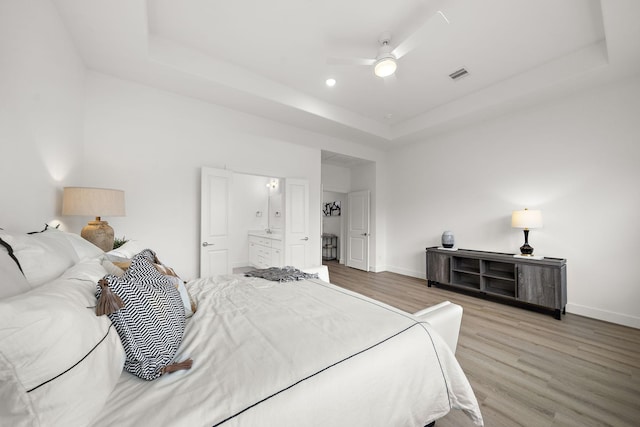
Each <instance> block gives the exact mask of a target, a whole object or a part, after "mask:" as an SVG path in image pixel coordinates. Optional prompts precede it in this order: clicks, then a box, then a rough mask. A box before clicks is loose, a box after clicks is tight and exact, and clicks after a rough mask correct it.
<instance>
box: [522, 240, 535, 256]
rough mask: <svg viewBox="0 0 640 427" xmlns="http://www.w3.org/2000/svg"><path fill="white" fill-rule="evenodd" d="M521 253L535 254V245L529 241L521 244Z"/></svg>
mask: <svg viewBox="0 0 640 427" xmlns="http://www.w3.org/2000/svg"><path fill="white" fill-rule="evenodd" d="M520 255H522V256H533V247H531V246H530V245H529V244H528V243H525V244H524V245H522V246H520Z"/></svg>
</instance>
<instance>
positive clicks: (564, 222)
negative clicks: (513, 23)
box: [387, 77, 640, 327]
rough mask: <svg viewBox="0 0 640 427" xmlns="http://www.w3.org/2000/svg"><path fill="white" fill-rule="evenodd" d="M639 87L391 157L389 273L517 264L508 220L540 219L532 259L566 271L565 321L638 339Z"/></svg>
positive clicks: (548, 108) (631, 84)
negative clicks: (431, 254)
mask: <svg viewBox="0 0 640 427" xmlns="http://www.w3.org/2000/svg"><path fill="white" fill-rule="evenodd" d="M639 118H640V77H635V78H633V79H630V80H626V81H622V82H618V83H615V84H611V85H609V86H606V87H599V88H594V89H592V90H590V91H589V92H587V93H582V94H579V95H574V96H572V97H569V98H567V99H563V100H561V101H557V102H555V103H552V104H548V105H544V106H540V107H537V108H535V109H531V110H528V111H522V112H518V113H514V114H512V115H509V116H505V117H501V118H498V119H495V120H491V121H488V122H486V123H484V124H480V125H476V126H473V127H470V128H466V129H462V130H459V131H456V132H451V133H447V134H444V135H440V136H437V137H433V138H430V139H429V140H428V141H424V142H423V143H420V144H415V145H411V146H408V147H405V148H403V149H398V150H394V151H392V152H391V153H390V155H389V158H390V162H389V168H390V170H392V171H393V174H390V175H389V180H388V188H387V192H388V193H387V196H388V203H387V213H388V220H387V227H388V236H387V237H388V245H387V251H388V252H387V253H388V257H387V261H388V263H389V269H390V270H392V271H396V272H399V273H403V274H409V275H414V276H418V277H424V274H425V263H424V248H425V247H426V246H432V245H438V244H439V243H440V236H441V233H442V232H443V231H444V230H452V231H453V232H454V234H455V237H456V242H457V245H458V246H459V247H462V248H469V249H479V250H488V251H501V252H517V251H518V248H519V246H520V245H521V244H522V242H523V241H524V238H523V233H522V231H521V230H516V229H512V228H511V227H510V214H511V211H513V210H516V209H522V208H524V207H529V208H535V209H541V210H542V214H543V219H544V228H542V229H540V230H532V231H531V234H530V239H529V241H530V243H531V245H532V246H533V247H534V248H535V253H536V254H538V255H546V256H552V257H562V258H566V259H567V273H568V274H567V276H568V300H569V304H568V306H567V310H568V311H569V312H572V313H577V314H583V315H587V316H591V317H596V318H600V319H603V320H609V321H613V322H617V323H622V324H627V325H632V326H635V327H640V305H639V304H638V302H639V301H640V286H638V285H639V282H640V279H638V274H637V271H636V270H635V269H634V268H633V267H634V265H635V264H636V263H637V259H636V258H637V242H638V240H639V238H640V221H639V220H638V212H640V190H639V189H638V184H639V183H640V143H639V141H640V120H639Z"/></svg>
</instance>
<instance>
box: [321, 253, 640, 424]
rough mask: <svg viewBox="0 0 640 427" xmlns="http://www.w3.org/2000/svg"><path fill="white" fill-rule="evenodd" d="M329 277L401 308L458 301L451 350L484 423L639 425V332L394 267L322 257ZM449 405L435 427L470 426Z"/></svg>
mask: <svg viewBox="0 0 640 427" xmlns="http://www.w3.org/2000/svg"><path fill="white" fill-rule="evenodd" d="M326 265H327V266H328V267H329V275H330V278H331V282H332V283H334V284H336V285H339V286H341V287H344V288H347V289H350V290H353V291H356V292H359V293H361V294H364V295H367V296H369V297H371V298H375V299H377V300H379V301H383V302H385V303H387V304H389V305H392V306H394V307H397V308H400V309H402V310H405V311H408V312H411V313H413V312H416V311H418V310H419V309H422V308H424V307H427V306H430V305H433V304H437V303H439V302H442V301H446V300H449V301H451V302H453V303H456V304H459V305H461V306H462V307H463V309H464V314H463V318H462V327H461V331H460V338H459V341H458V348H457V351H456V357H457V359H458V361H459V362H460V365H461V366H462V368H463V370H464V371H465V373H466V374H467V377H468V378H469V382H470V383H471V386H472V387H473V390H474V391H475V394H476V397H477V399H478V403H479V404H480V409H481V411H482V415H483V417H484V420H485V426H486V427H498V426H505V427H514V426H528V427H529V426H532V427H546V426H569V427H590V426H615V427H623V426H629V427H631V426H633V427H637V426H640V330H638V329H633V328H628V327H624V326H619V325H615V324H612V323H606V322H602V321H598V320H593V319H589V318H586V317H581V316H577V315H572V314H567V315H565V316H563V319H562V320H561V321H558V320H555V319H554V318H553V317H551V316H550V315H548V314H542V313H537V312H533V311H529V310H524V309H522V308H517V307H511V306H508V305H504V304H499V303H496V302H491V301H487V300H483V299H480V298H475V297H472V296H467V295H463V294H460V293H456V292H452V291H449V290H445V289H438V288H436V287H431V288H429V287H427V284H426V280H422V279H416V278H413V277H408V276H402V275H399V274H395V273H388V272H383V273H368V272H364V271H360V270H355V269H352V268H348V267H345V266H343V265H340V264H338V263H336V262H331V261H330V262H326ZM472 425H473V424H472V423H471V421H470V420H469V419H468V418H467V417H466V416H465V415H464V414H463V413H462V412H461V411H457V410H453V411H451V412H450V413H449V414H448V415H447V416H446V417H444V418H442V419H441V420H439V421H438V422H437V423H436V427H464V426H472Z"/></svg>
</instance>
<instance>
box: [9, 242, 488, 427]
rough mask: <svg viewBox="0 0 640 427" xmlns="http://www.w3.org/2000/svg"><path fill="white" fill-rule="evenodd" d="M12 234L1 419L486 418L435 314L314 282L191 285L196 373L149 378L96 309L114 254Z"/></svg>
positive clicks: (277, 422)
mask: <svg viewBox="0 0 640 427" xmlns="http://www.w3.org/2000/svg"><path fill="white" fill-rule="evenodd" d="M0 238H2V241H3V242H5V243H7V242H9V243H7V244H6V245H5V248H4V249H3V248H0V257H2V259H1V260H0V274H2V282H3V285H4V286H5V287H7V288H10V289H11V290H10V291H9V292H8V293H5V295H4V298H2V299H0V379H1V380H2V381H1V382H0V384H1V385H0V420H2V422H0V424H2V425H5V424H6V425H13V426H31V425H42V426H45V425H46V426H49V425H88V426H96V427H102V426H111V425H121V426H134V425H135V426H139V425H162V426H209V427H210V426H425V425H428V424H430V423H431V422H433V421H435V420H437V419H438V418H441V417H442V416H444V415H445V414H447V413H448V412H449V411H450V410H451V409H458V410H462V411H464V412H465V413H466V414H467V415H468V416H469V418H470V420H471V421H472V423H473V424H475V425H478V426H481V425H483V424H482V416H481V414H480V410H479V407H478V404H477V401H476V398H475V396H474V394H473V390H472V389H471V387H470V385H469V382H468V380H467V378H466V377H465V375H464V373H463V371H462V369H461V368H460V366H459V364H458V363H457V361H456V359H455V357H454V354H453V351H452V349H451V348H450V346H451V345H452V344H451V343H449V344H447V342H445V340H444V339H443V338H442V337H441V336H440V335H439V334H438V333H437V332H436V331H434V329H433V328H432V326H431V325H430V323H429V316H430V313H429V312H428V311H429V309H427V310H426V311H425V312H423V313H418V314H419V315H417V316H416V315H412V314H409V313H405V312H403V311H400V310H397V309H395V308H393V307H390V306H388V305H386V304H383V303H381V302H379V301H376V300H373V299H370V298H367V297H364V296H362V295H359V294H357V293H354V292H350V291H347V290H345V289H342V288H340V287H337V286H334V285H332V284H330V283H327V282H326V281H324V280H321V279H315V278H309V279H306V280H300V281H295V282H284V283H281V282H275V281H267V280H264V279H261V278H255V277H243V276H240V275H228V276H218V277H209V278H200V279H196V280H192V281H190V282H188V283H187V284H186V286H185V289H186V290H187V291H188V294H189V296H190V298H191V299H192V300H193V301H192V302H193V303H195V304H194V305H193V306H196V305H197V308H196V309H195V313H193V315H192V316H191V317H189V318H188V319H187V320H186V322H185V326H184V335H183V337H182V341H181V343H180V346H179V348H178V350H177V353H176V354H175V360H184V359H189V358H190V359H192V360H193V364H192V367H191V369H189V370H182V371H177V372H174V373H171V374H164V375H162V376H160V377H159V378H158V379H155V380H153V381H147V380H144V379H141V378H138V377H136V376H134V375H132V374H131V373H129V372H127V371H123V369H122V366H123V363H124V353H123V350H122V344H121V342H120V339H119V337H118V334H117V333H116V331H115V330H114V328H113V327H112V324H111V322H110V321H109V319H108V318H107V317H106V316H96V315H95V313H94V311H93V309H94V307H95V305H96V299H95V292H96V283H97V282H98V281H99V280H100V279H101V278H102V277H103V276H105V275H106V274H107V273H108V267H106V265H107V264H108V259H107V258H108V256H107V255H106V254H104V253H102V252H101V251H99V250H98V251H95V250H94V249H93V248H91V247H89V246H87V243H86V242H84V241H83V240H82V239H81V238H80V237H79V236H76V235H73V234H70V233H65V232H62V231H58V230H51V231H49V230H48V231H45V232H44V233H38V234H34V235H29V236H26V235H24V236H18V235H17V234H15V233H14V234H12V233H8V232H6V231H0ZM43 242H44V243H43ZM7 246H8V248H7ZM34 247H35V249H34ZM63 248H64V250H63ZM52 250H54V252H55V254H51V253H50V252H51V251H52ZM64 251H67V252H68V254H69V255H68V257H69V258H70V259H69V260H65V257H64V256H63V252H64ZM120 255H122V253H120ZM12 257H13V258H15V259H17V260H18V261H21V267H22V268H23V270H24V271H23V272H22V273H21V272H20V271H19V270H18V269H17V265H16V264H15V262H14V259H13V258H12ZM52 257H53V258H55V262H54V261H52V260H51V258H52ZM37 259H39V260H40V261H39V262H38V261H37ZM12 263H13V267H12ZM50 264H61V265H60V266H56V268H53V267H51V265H50ZM14 267H15V268H14ZM16 270H17V271H16ZM43 270H44V272H43ZM49 270H55V271H49ZM44 273H46V274H44ZM21 275H22V277H21ZM25 279H27V280H25ZM16 282H20V284H19V285H16ZM8 283H11V285H8ZM34 283H35V285H34ZM185 309H187V306H186V305H185ZM453 345H454V346H455V342H454V343H453Z"/></svg>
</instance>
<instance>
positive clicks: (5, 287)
mask: <svg viewBox="0 0 640 427" xmlns="http://www.w3.org/2000/svg"><path fill="white" fill-rule="evenodd" d="M31 289H32V288H31V285H30V284H29V282H27V279H26V278H25V277H24V274H22V272H21V271H20V269H19V268H18V264H16V262H15V261H14V260H13V259H12V258H11V257H10V256H9V253H8V252H7V250H6V249H5V248H4V247H2V246H0V299H2V298H9V297H12V296H14V295H19V294H22V293H25V292H28V291H30V290H31Z"/></svg>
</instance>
